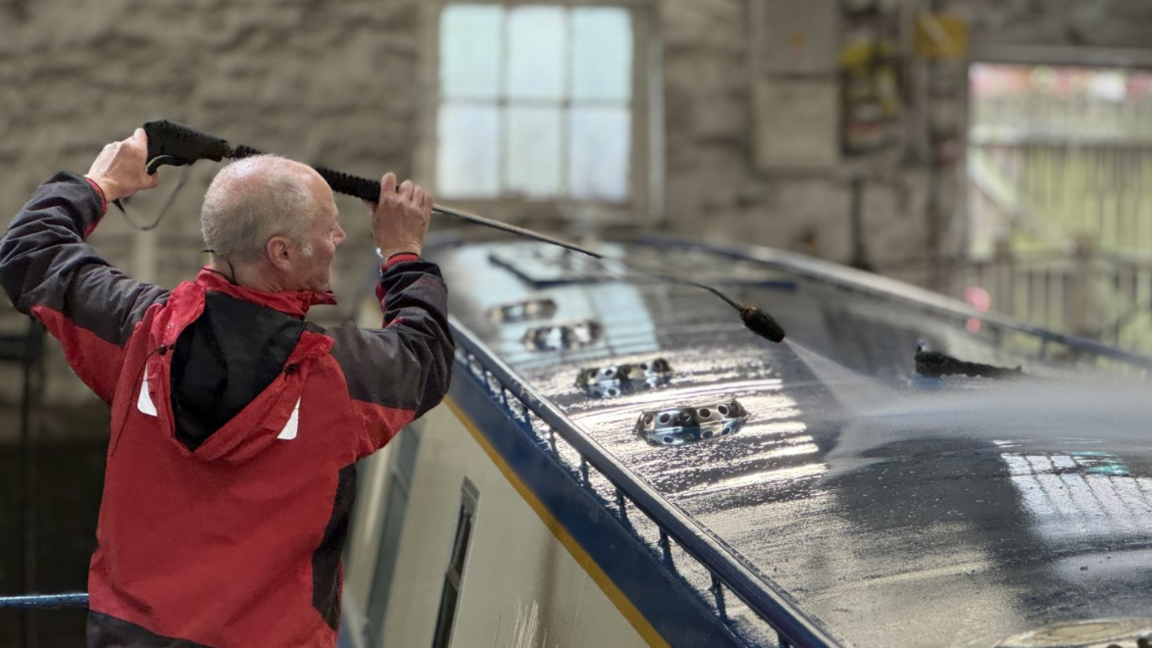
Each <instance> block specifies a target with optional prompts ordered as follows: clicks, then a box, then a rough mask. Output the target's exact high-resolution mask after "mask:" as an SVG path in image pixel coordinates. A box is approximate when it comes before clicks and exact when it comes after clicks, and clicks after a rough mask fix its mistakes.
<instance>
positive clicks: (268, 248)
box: [264, 236, 293, 272]
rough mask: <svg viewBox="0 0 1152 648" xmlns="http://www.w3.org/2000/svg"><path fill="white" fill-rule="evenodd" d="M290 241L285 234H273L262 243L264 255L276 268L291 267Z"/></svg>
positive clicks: (288, 269) (285, 270) (284, 269)
mask: <svg viewBox="0 0 1152 648" xmlns="http://www.w3.org/2000/svg"><path fill="white" fill-rule="evenodd" d="M292 254H293V252H292V241H290V240H288V237H286V236H273V237H272V238H270V239H268V242H267V243H265V244H264V256H265V257H267V259H268V262H269V263H271V264H272V266H273V267H274V268H276V269H278V270H282V271H284V272H288V271H290V270H291V269H292Z"/></svg>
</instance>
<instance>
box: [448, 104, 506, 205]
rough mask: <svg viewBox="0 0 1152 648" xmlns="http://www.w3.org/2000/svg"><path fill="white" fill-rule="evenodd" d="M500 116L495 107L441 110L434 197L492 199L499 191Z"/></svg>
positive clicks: (460, 107)
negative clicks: (436, 195)
mask: <svg viewBox="0 0 1152 648" xmlns="http://www.w3.org/2000/svg"><path fill="white" fill-rule="evenodd" d="M499 130H500V113H499V111H498V109H497V108H496V106H454V105H451V104H449V105H443V106H440V123H439V129H438V133H437V151H438V153H437V156H436V193H437V194H439V195H441V196H444V197H445V198H447V197H453V196H454V197H457V198H459V197H466V198H495V197H496V195H497V193H498V192H499V189H500V178H499V174H498V171H499V168H500V166H499V162H500V141H499V137H498V134H499Z"/></svg>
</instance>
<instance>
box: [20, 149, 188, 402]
mask: <svg viewBox="0 0 1152 648" xmlns="http://www.w3.org/2000/svg"><path fill="white" fill-rule="evenodd" d="M147 150H148V142H147V139H146V136H145V135H144V131H143V130H140V129H138V130H137V131H136V134H135V135H133V136H132V137H131V138H129V139H127V140H124V141H122V142H115V143H112V144H109V145H108V146H106V147H104V150H103V151H102V152H101V153H100V155H99V157H97V158H96V161H95V162H94V163H93V164H92V168H91V169H90V170H89V172H88V175H87V177H80V176H77V175H74V174H70V173H59V174H57V175H56V176H54V177H53V178H52V179H51V180H49V181H48V182H46V183H44V184H43V185H41V186H40V188H39V189H37V190H36V193H35V194H34V195H33V196H32V199H31V200H30V201H28V203H27V204H26V205H24V208H23V209H22V210H21V211H20V213H19V214H17V215H16V218H15V219H13V221H12V222H11V224H10V225H9V226H8V231H7V232H5V234H4V237H3V239H0V283H2V284H3V286H4V290H5V291H6V292H7V293H8V298H9V299H10V300H11V301H12V304H13V305H14V306H15V307H16V308H17V309H18V310H19V311H20V312H22V313H25V314H27V315H31V316H32V317H34V318H35V319H37V320H38V321H40V322H41V323H42V324H44V326H45V327H47V329H48V332H49V333H51V334H52V335H53V336H54V337H55V338H57V339H58V340H60V342H61V345H62V346H63V347H64V353H65V355H66V357H67V359H68V363H69V364H70V365H71V366H72V369H73V370H74V371H75V372H76V374H77V375H78V376H80V378H81V379H83V380H84V382H85V384H87V385H88V386H89V387H90V388H91V389H92V390H93V391H94V392H96V395H97V396H99V397H100V398H101V399H102V400H104V401H105V402H111V400H112V393H113V390H114V388H115V384H116V376H117V373H118V372H119V369H120V360H121V356H122V349H123V346H124V344H125V342H126V341H127V339H128V336H129V335H130V334H131V332H132V327H133V325H135V323H136V322H137V321H139V320H140V318H141V317H143V314H144V311H145V310H146V309H147V308H148V307H149V306H150V305H152V304H154V303H156V302H159V301H162V300H164V299H165V298H166V297H167V294H168V293H167V291H165V290H164V289H162V288H160V287H158V286H153V285H150V284H144V283H140V282H138V281H135V280H133V279H130V278H128V277H127V276H125V275H124V274H123V273H121V272H120V271H118V270H116V269H115V268H113V267H111V266H110V265H109V264H108V262H107V261H105V260H104V259H103V258H101V257H100V256H99V255H98V254H97V253H96V251H95V250H94V249H92V247H91V246H90V245H88V244H86V243H85V242H84V241H85V239H87V237H88V235H89V234H91V233H92V231H93V230H94V229H95V228H96V225H97V224H98V223H99V222H100V219H101V218H102V217H103V216H104V213H105V211H106V210H107V206H108V202H109V201H112V200H118V199H121V198H127V197H128V196H131V195H132V194H134V193H136V192H137V191H140V190H142V189H150V188H152V187H155V186H156V182H157V178H156V177H155V176H149V175H148V174H147V173H146V172H145V170H144V163H145V156H146V153H147Z"/></svg>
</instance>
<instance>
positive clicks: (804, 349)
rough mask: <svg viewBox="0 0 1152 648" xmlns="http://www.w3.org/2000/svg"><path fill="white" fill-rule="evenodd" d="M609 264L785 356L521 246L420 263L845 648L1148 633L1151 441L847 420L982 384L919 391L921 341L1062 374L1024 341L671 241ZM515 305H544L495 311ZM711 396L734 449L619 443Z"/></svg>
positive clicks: (486, 329)
mask: <svg viewBox="0 0 1152 648" xmlns="http://www.w3.org/2000/svg"><path fill="white" fill-rule="evenodd" d="M610 254H611V255H617V256H619V257H620V258H625V259H627V260H628V261H629V263H630V264H631V265H633V266H635V267H640V268H649V269H653V270H660V271H671V272H677V273H680V274H681V275H682V276H685V277H690V278H692V279H694V280H696V281H703V282H710V283H715V284H716V285H717V286H718V287H720V288H722V289H723V290H724V291H725V292H727V293H729V294H730V295H731V296H732V297H734V298H735V299H737V300H738V301H741V302H743V303H752V304H755V305H758V306H760V307H763V308H764V309H765V310H767V311H768V312H769V313H771V314H772V315H773V316H775V318H776V319H777V320H778V321H779V322H780V324H781V325H782V326H783V327H784V328H785V330H786V331H787V332H788V342H787V343H785V344H773V343H771V342H768V341H767V340H764V339H761V338H758V337H756V336H755V335H753V334H752V333H750V332H749V331H748V330H747V329H745V328H744V327H743V326H742V324H741V322H740V320H739V318H738V317H737V314H736V312H735V311H734V310H733V309H732V308H730V307H729V306H727V305H725V304H724V303H723V302H721V301H720V300H718V299H717V298H716V297H714V296H712V295H711V294H709V293H707V292H704V291H702V290H700V289H697V288H692V287H689V286H684V285H675V284H669V283H667V282H660V281H656V280H653V279H652V278H651V277H634V279H635V280H634V281H624V280H621V272H622V271H621V268H619V267H617V266H615V265H614V264H612V263H611V262H609V263H607V264H602V263H598V262H595V261H593V260H590V259H587V258H584V257H580V256H577V255H575V254H572V253H567V252H563V251H557V250H554V249H551V248H546V247H542V246H539V245H536V244H531V243H493V244H472V245H468V246H444V247H440V248H438V249H435V250H434V251H433V252H432V254H431V256H432V258H433V259H434V260H435V261H437V262H438V263H439V264H440V265H441V267H442V269H443V271H444V274H445V276H446V278H447V280H448V282H449V290H450V293H451V303H450V310H451V312H452V314H453V316H454V317H455V318H457V320H458V321H459V322H460V323H461V324H462V325H464V326H466V327H467V328H468V329H469V330H470V331H471V332H472V333H473V334H474V335H475V336H476V337H477V338H479V339H480V340H481V341H483V343H484V344H486V345H487V346H488V347H489V348H490V349H491V350H492V351H493V352H494V353H495V354H496V355H497V356H499V357H500V358H501V359H502V360H503V361H504V362H505V363H507V364H508V365H509V366H510V367H511V368H512V369H513V370H514V371H516V372H517V373H518V374H519V375H520V376H522V377H523V378H524V379H525V381H526V382H529V383H530V384H532V385H533V386H534V387H535V388H536V389H537V390H538V392H539V393H541V394H543V395H544V396H546V397H547V398H548V399H550V400H551V401H552V402H553V403H554V404H555V405H557V406H558V407H559V408H560V409H561V410H562V411H563V412H564V413H565V414H566V415H567V416H568V417H569V418H570V419H571V421H573V422H574V423H575V425H576V426H577V427H578V428H579V429H581V430H583V432H584V433H585V434H587V435H588V436H590V437H592V438H593V439H595V440H596V441H597V442H598V443H599V444H600V445H601V446H602V447H603V448H604V449H606V450H607V451H609V452H610V453H612V455H614V456H615V457H616V458H617V460H618V461H619V462H620V463H622V464H623V465H625V466H627V467H628V468H629V470H631V471H632V473H633V474H635V475H636V476H637V477H639V478H640V479H642V480H643V481H645V482H647V483H648V484H650V485H651V486H652V487H653V488H655V489H656V490H657V491H659V493H660V494H661V495H662V496H663V497H664V499H665V500H666V502H668V503H669V505H671V506H674V507H677V508H679V509H680V510H681V511H683V512H684V513H686V514H687V515H689V516H691V517H692V518H693V519H694V520H696V521H697V522H698V523H699V524H700V525H701V526H703V527H705V528H707V529H708V530H709V531H710V532H711V533H712V534H714V535H715V536H716V537H717V538H718V539H719V540H721V541H722V542H723V543H724V544H725V545H727V546H728V547H730V548H731V550H732V552H733V553H734V554H736V555H737V556H738V557H739V559H740V560H742V561H744V562H746V563H747V564H749V565H751V566H752V567H754V568H755V569H756V570H757V571H759V572H760V573H761V574H763V575H764V576H765V577H766V578H767V579H769V580H771V581H772V582H774V583H775V584H776V585H777V586H778V587H779V588H780V590H782V591H784V592H786V593H787V594H788V595H789V596H790V597H791V598H793V599H794V600H795V601H796V602H797V603H798V604H799V606H800V607H801V608H802V609H804V610H805V611H807V612H808V613H809V614H811V615H812V616H813V617H814V618H815V619H817V620H818V621H819V623H821V624H822V625H823V626H824V627H825V628H826V629H827V630H828V631H829V632H830V633H831V634H833V635H835V636H838V637H840V638H842V639H843V640H844V642H845V643H846V644H850V645H856V646H886V647H889V646H923V645H928V644H931V645H934V646H968V645H972V646H987V645H993V644H995V643H997V642H998V641H1000V640H1002V639H1004V638H1006V637H1008V636H1010V635H1013V634H1016V633H1019V632H1022V631H1026V630H1030V629H1033V628H1036V627H1038V626H1041V625H1044V624H1046V623H1050V622H1055V621H1064V620H1069V619H1085V618H1094V617H1116V616H1146V615H1147V609H1148V602H1149V598H1150V597H1149V595H1148V594H1147V593H1146V592H1147V591H1148V588H1147V585H1148V584H1149V583H1150V582H1152V534H1150V533H1149V531H1152V515H1149V513H1152V505H1150V500H1149V499H1148V497H1147V496H1146V493H1149V492H1152V478H1148V477H1145V476H1143V475H1147V474H1148V472H1147V471H1146V470H1142V469H1141V468H1142V467H1146V466H1149V465H1152V443H1150V444H1147V445H1144V446H1142V447H1141V446H1133V445H1132V444H1130V443H1129V444H1127V445H1126V446H1125V447H1124V448H1116V447H1110V446H1108V445H1107V444H1104V443H1102V442H1099V441H1098V440H1095V439H1093V438H1092V437H1091V435H1086V437H1085V438H1067V437H1061V438H1058V439H1057V438H1053V437H1047V436H1044V435H1030V434H1021V433H1019V431H1018V430H1017V429H1016V428H1012V429H1011V430H1009V429H1007V428H1006V429H1005V431H1004V433H1003V434H1002V435H996V434H990V433H989V430H988V429H987V427H988V426H986V425H985V426H981V427H983V428H984V429H979V430H977V429H966V428H965V424H964V423H963V421H964V420H968V419H964V418H963V417H960V418H959V419H958V418H957V417H955V416H950V415H949V413H947V411H946V408H945V409H942V408H940V406H939V405H936V406H935V407H936V409H935V410H933V409H932V407H934V406H933V405H932V403H933V401H931V400H928V401H924V402H927V403H928V405H927V407H928V409H926V410H924V409H923V407H921V409H920V410H918V411H919V414H918V415H917V416H918V418H915V419H912V420H914V421H915V422H914V423H913V424H912V427H914V428H915V429H914V430H912V433H910V432H909V429H908V426H904V427H903V428H901V427H900V426H896V428H898V429H899V433H898V434H893V435H892V436H891V437H890V438H889V437H885V436H884V434H885V430H888V429H893V428H889V427H885V426H880V427H879V428H876V427H873V428H869V427H868V426H867V425H862V424H861V422H860V418H861V417H859V416H858V414H859V413H860V412H861V411H863V410H865V409H867V408H868V407H869V406H872V405H875V404H876V403H877V402H878V401H883V400H884V399H886V398H889V399H890V400H891V402H889V403H888V405H891V406H892V407H897V408H899V407H900V406H901V405H902V404H903V405H906V404H908V403H913V402H915V403H921V402H922V401H920V400H915V401H913V400H907V399H905V395H907V394H913V395H916V394H928V395H929V396H932V395H933V394H942V393H943V394H946V393H950V392H951V391H955V390H969V392H971V390H986V392H987V393H989V394H992V393H995V392H996V390H997V389H998V387H997V385H998V383H997V381H993V380H989V379H943V380H925V379H923V378H918V377H917V376H916V375H915V372H914V363H913V356H914V354H915V352H916V349H917V345H918V344H920V343H927V344H928V345H929V346H930V347H931V348H933V349H937V350H940V351H943V352H946V353H949V354H951V355H954V356H957V357H960V358H963V359H964V360H969V361H975V362H981V363H987V364H993V365H998V366H1004V367H1015V366H1017V365H1024V368H1025V371H1026V372H1027V373H1028V374H1030V375H1032V376H1037V375H1038V376H1042V377H1045V378H1052V377H1058V376H1060V375H1061V374H1062V373H1063V372H1066V371H1067V368H1066V366H1065V365H1062V364H1058V363H1049V362H1041V361H1038V360H1036V353H1037V348H1038V346H1039V345H1040V344H1041V342H1040V341H1039V340H1038V339H1036V338H1035V336H1030V335H1027V334H1011V333H1005V332H1004V331H1003V330H1002V329H997V328H994V327H990V326H989V327H984V328H983V329H982V330H980V331H978V332H975V333H973V332H970V331H969V330H968V329H967V328H966V327H967V326H969V325H970V324H969V322H968V321H967V320H966V319H965V318H964V317H963V316H961V315H957V313H961V312H962V308H961V307H960V305H958V304H956V305H949V304H945V306H944V308H945V310H947V309H948V308H953V309H955V312H953V313H950V314H949V313H944V312H942V311H941V310H940V309H939V308H936V307H927V306H926V304H928V303H929V302H931V304H936V305H939V304H941V303H943V301H942V300H940V299H939V298H928V297H924V300H925V301H919V293H917V292H916V291H915V290H914V289H910V288H907V289H905V288H899V289H897V290H893V291H887V290H886V287H887V286H889V285H891V284H886V283H883V282H877V283H876V284H875V286H878V287H874V288H873V289H869V290H860V289H852V288H851V287H850V286H846V285H844V284H842V283H839V284H838V283H837V282H835V281H829V279H828V277H827V276H813V274H812V273H811V272H808V271H807V270H806V269H805V267H801V266H796V267H789V264H788V263H782V264H772V263H765V262H763V260H762V259H760V260H758V259H752V258H746V259H742V258H740V257H739V256H734V255H731V254H728V253H723V252H722V251H721V252H717V251H709V250H704V249H696V248H693V247H689V246H681V245H668V244H626V245H625V244H618V245H614V246H611V247H610ZM836 272H840V270H836V271H834V273H833V274H835V273H836ZM910 295H911V297H909V296H910ZM525 300H551V302H552V304H554V309H553V308H552V307H551V306H548V305H547V304H545V303H543V302H540V301H538V302H535V304H536V306H539V307H540V308H541V309H543V310H542V311H540V314H543V315H546V317H545V318H543V319H535V320H528V321H499V316H494V312H493V309H499V308H500V307H502V306H507V305H509V304H521V306H523V302H525ZM506 314H508V315H510V316H511V317H510V318H509V319H512V320H515V319H516V315H518V314H519V315H523V314H524V312H522V311H515V312H509V313H506ZM558 324H567V325H570V327H569V328H568V329H567V330H559V329H555V328H550V327H554V326H555V325H558ZM658 358H662V359H664V360H666V361H667V363H668V365H669V366H670V368H671V371H672V375H671V379H670V380H669V381H668V382H667V384H659V383H654V382H649V383H643V384H639V387H638V388H636V389H634V390H617V392H612V393H610V394H608V393H606V392H605V391H604V390H600V391H596V390H590V389H589V388H587V387H586V386H583V385H581V384H578V379H579V378H580V376H581V372H582V371H585V370H589V369H598V368H604V367H620V366H622V365H633V366H638V365H643V364H651V363H652V362H653V361H654V360H656V359H658ZM1081 370H1084V369H1083V367H1082V368H1081ZM893 394H896V396H892V395H893ZM730 399H736V400H737V401H738V402H739V403H740V404H741V405H743V407H744V408H745V409H746V410H747V412H748V420H747V422H746V423H745V424H744V425H743V427H742V428H740V429H739V430H738V431H737V432H736V433H734V434H730V435H725V436H723V437H719V436H717V437H716V438H712V439H707V440H700V441H699V442H695V443H685V444H684V445H676V446H674V447H659V446H653V445H649V444H648V443H645V442H644V441H643V440H641V439H640V438H638V436H637V434H636V432H635V428H636V424H637V421H638V419H640V418H641V416H642V414H643V413H644V412H646V411H651V412H658V411H660V410H661V409H665V410H667V409H669V408H675V407H680V406H700V405H701V404H704V405H707V404H714V403H718V402H729V401H730ZM941 402H943V401H941ZM934 411H935V412H937V413H938V416H937V417H935V418H934V414H933V412H934ZM871 414H872V415H874V414H875V413H874V412H872V413H871ZM958 421H961V422H958ZM971 427H973V426H969V428H971ZM1013 430H1015V431H1013ZM701 578H704V576H703V575H701ZM736 614H737V616H738V613H736Z"/></svg>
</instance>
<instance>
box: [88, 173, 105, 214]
mask: <svg viewBox="0 0 1152 648" xmlns="http://www.w3.org/2000/svg"><path fill="white" fill-rule="evenodd" d="M84 181H85V182H87V183H88V186H89V187H92V191H95V192H96V195H97V196H100V217H101V218H103V217H104V214H107V213H108V199H107V198H105V197H104V190H103V189H101V188H100V185H98V184H96V181H95V180H93V179H92V178H89V177H87V176H85V177H84ZM97 221H99V219H97Z"/></svg>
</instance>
